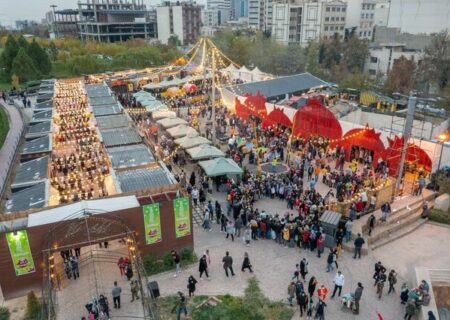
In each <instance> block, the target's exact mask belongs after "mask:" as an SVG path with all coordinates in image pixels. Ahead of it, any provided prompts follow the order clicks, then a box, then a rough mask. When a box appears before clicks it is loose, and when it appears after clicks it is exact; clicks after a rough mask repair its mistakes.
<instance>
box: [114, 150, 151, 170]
mask: <svg viewBox="0 0 450 320" xmlns="http://www.w3.org/2000/svg"><path fill="white" fill-rule="evenodd" d="M106 150H107V152H108V155H109V158H110V160H111V165H112V167H113V168H114V169H120V168H130V167H136V166H143V165H147V164H150V163H152V162H155V158H154V157H153V154H152V153H151V152H150V150H149V149H148V147H147V146H146V145H144V144H135V145H131V146H120V147H113V148H107V149H106Z"/></svg>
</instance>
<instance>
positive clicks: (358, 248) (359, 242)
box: [353, 233, 366, 259]
mask: <svg viewBox="0 0 450 320" xmlns="http://www.w3.org/2000/svg"><path fill="white" fill-rule="evenodd" d="M365 242H366V241H364V238H363V237H362V236H361V233H358V236H357V237H356V239H355V242H354V243H353V244H354V245H355V255H354V256H353V259H356V256H358V259H361V248H362V246H363V245H364V243H365Z"/></svg>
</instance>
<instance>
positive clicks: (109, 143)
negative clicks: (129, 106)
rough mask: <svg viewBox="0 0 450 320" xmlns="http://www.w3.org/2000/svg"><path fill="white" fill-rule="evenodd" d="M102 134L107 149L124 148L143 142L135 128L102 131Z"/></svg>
mask: <svg viewBox="0 0 450 320" xmlns="http://www.w3.org/2000/svg"><path fill="white" fill-rule="evenodd" d="M100 134H101V135H102V139H103V143H104V144H105V146H106V147H113V146H123V145H127V144H135V143H140V142H141V141H142V138H141V136H140V135H139V133H138V132H137V130H136V129H135V128H118V129H109V130H100Z"/></svg>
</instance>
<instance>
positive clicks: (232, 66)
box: [222, 63, 239, 72]
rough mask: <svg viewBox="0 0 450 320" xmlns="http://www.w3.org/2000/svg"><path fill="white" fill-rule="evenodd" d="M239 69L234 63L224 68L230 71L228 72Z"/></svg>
mask: <svg viewBox="0 0 450 320" xmlns="http://www.w3.org/2000/svg"><path fill="white" fill-rule="evenodd" d="M237 70H239V69H238V68H236V67H235V66H234V64H232V63H230V65H229V66H228V67H226V68H224V69H222V71H228V72H234V71H237Z"/></svg>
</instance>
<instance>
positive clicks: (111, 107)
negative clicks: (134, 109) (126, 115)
mask: <svg viewBox="0 0 450 320" xmlns="http://www.w3.org/2000/svg"><path fill="white" fill-rule="evenodd" d="M92 113H93V114H94V116H96V117H97V116H107V115H112V114H119V113H122V107H121V106H120V104H118V103H113V104H106V105H99V106H95V107H93V108H92Z"/></svg>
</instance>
